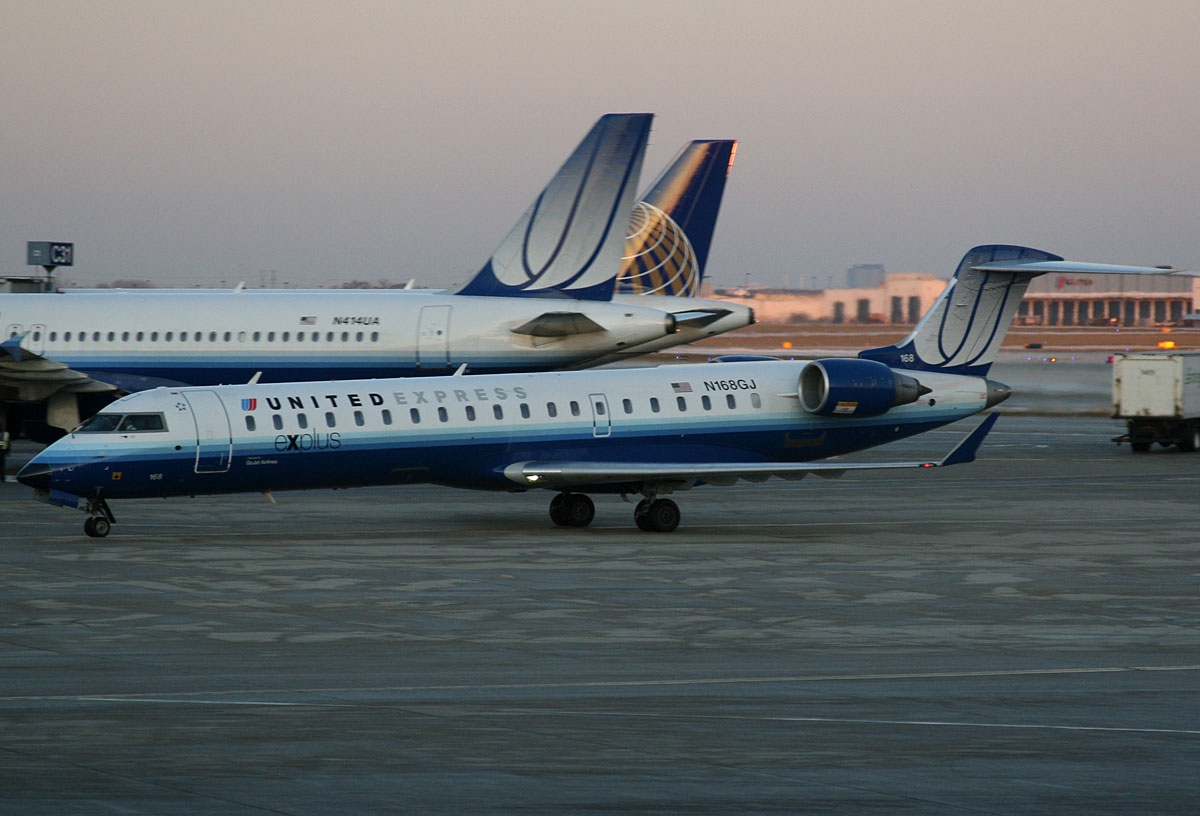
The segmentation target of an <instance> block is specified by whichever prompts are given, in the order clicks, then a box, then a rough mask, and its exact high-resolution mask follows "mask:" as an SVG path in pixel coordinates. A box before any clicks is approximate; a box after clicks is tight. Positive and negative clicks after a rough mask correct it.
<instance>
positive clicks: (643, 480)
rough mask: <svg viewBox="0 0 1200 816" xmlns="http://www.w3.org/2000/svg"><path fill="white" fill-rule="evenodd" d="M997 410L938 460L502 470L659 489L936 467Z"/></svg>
mask: <svg viewBox="0 0 1200 816" xmlns="http://www.w3.org/2000/svg"><path fill="white" fill-rule="evenodd" d="M998 416H999V414H990V415H988V417H987V418H986V419H985V420H984V421H983V422H982V423H981V424H980V425H979V427H977V428H976V429H975V430H973V431H972V432H971V433H970V434H968V435H967V436H966V438H964V439H963V440H962V441H961V442H959V443H958V444H957V445H955V447H954V450H952V451H950V453H948V454H946V456H945V457H944V458H942V459H941V460H940V461H936V462H931V461H928V460H910V461H900V462H841V461H823V462H728V463H720V464H716V463H714V464H705V463H696V462H586V461H577V462H532V461H531V462H515V463H513V464H511V465H509V466H508V467H506V468H504V476H505V477H506V478H507V479H508V480H509V481H512V482H514V483H516V484H518V485H521V486H522V487H541V488H547V489H550V490H565V489H585V488H588V487H601V486H606V485H609V486H611V485H629V486H630V489H631V491H632V490H633V488H634V487H639V486H641V485H645V484H653V485H655V486H656V487H657V489H658V492H670V491H671V490H683V489H687V488H689V487H692V486H694V485H696V484H699V483H701V482H704V483H708V484H732V483H734V482H736V481H737V480H738V479H744V480H746V481H751V482H759V481H765V480H766V479H769V478H771V477H772V476H775V477H778V478H781V479H801V478H803V477H805V476H807V475H809V474H813V475H816V476H822V477H825V478H837V477H839V476H841V475H842V474H844V473H848V472H850V471H855V470H896V469H904V468H935V467H948V466H950V465H961V464H964V463H966V462H972V461H974V460H975V454H976V453H977V452H978V450H979V446H980V445H981V444H982V443H983V440H984V438H985V437H986V436H987V435H988V432H989V431H991V430H992V426H993V425H995V424H996V419H997V417H998Z"/></svg>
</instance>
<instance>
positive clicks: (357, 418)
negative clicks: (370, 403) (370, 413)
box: [354, 411, 367, 428]
mask: <svg viewBox="0 0 1200 816" xmlns="http://www.w3.org/2000/svg"><path fill="white" fill-rule="evenodd" d="M354 424H355V425H357V426H358V427H360V428H361V427H362V426H363V425H366V424H367V420H366V419H365V418H364V417H363V412H362V411H355V412H354Z"/></svg>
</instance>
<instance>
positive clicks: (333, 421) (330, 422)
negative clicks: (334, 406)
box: [325, 411, 337, 428]
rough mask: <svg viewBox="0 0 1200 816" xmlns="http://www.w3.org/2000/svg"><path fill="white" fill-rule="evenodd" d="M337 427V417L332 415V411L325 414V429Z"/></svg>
mask: <svg viewBox="0 0 1200 816" xmlns="http://www.w3.org/2000/svg"><path fill="white" fill-rule="evenodd" d="M336 426H337V417H335V416H334V415H333V411H326V412H325V427H326V428H334V427H336Z"/></svg>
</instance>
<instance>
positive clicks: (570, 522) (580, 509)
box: [563, 493, 596, 527]
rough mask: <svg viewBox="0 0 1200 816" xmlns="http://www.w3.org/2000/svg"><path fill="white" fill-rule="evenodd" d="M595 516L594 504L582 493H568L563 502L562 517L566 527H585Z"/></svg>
mask: <svg viewBox="0 0 1200 816" xmlns="http://www.w3.org/2000/svg"><path fill="white" fill-rule="evenodd" d="M595 517H596V505H595V504H593V503H592V500H591V499H590V498H588V497H587V496H586V495H584V494H583V493H568V494H567V498H566V501H565V502H564V503H563V518H565V519H566V521H567V526H568V527H587V526H588V525H589V524H591V523H592V519H594V518H595Z"/></svg>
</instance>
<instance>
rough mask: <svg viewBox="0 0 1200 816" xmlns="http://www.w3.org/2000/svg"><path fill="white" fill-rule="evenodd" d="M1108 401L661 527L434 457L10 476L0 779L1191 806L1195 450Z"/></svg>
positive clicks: (757, 488) (323, 800)
mask: <svg viewBox="0 0 1200 816" xmlns="http://www.w3.org/2000/svg"><path fill="white" fill-rule="evenodd" d="M973 424H974V420H972V421H970V424H968V423H963V426H962V427H955V428H951V429H947V430H944V431H938V432H935V433H931V434H927V435H925V436H924V437H919V438H917V439H914V440H910V441H908V442H905V443H903V444H902V445H898V446H896V448H897V452H896V453H890V452H889V451H888V450H887V449H879V450H876V451H873V452H871V454H870V456H869V457H866V456H864V458H874V457H879V458H892V457H893V456H895V455H897V453H898V454H899V455H902V456H905V457H907V456H919V457H925V456H930V457H936V456H938V455H940V454H941V453H943V452H945V451H946V450H948V449H949V448H950V447H951V446H952V445H953V444H954V443H955V442H956V441H957V440H958V439H959V438H961V436H962V435H963V434H964V433H965V432H966V430H969V428H970V427H973ZM1119 431H1120V426H1119V424H1118V423H1116V422H1114V421H1113V420H1111V419H1104V418H1098V417H1082V418H1081V417H1046V416H1004V417H1002V418H1001V421H1000V423H999V424H998V425H997V427H996V429H995V430H994V431H993V433H992V434H991V436H990V437H989V438H988V440H987V441H986V442H985V444H984V446H983V448H982V450H981V453H980V460H979V461H977V462H975V463H973V464H969V465H963V466H959V467H953V468H947V469H944V470H929V471H906V472H890V473H864V474H856V475H851V476H847V477H846V478H844V479H842V480H837V481H825V480H820V479H815V478H813V479H806V480H804V481H803V482H799V483H795V482H781V481H772V482H769V483H766V484H757V485H754V484H742V485H739V486H737V487H732V488H699V489H697V490H695V491H691V492H688V493H683V494H679V495H678V496H677V497H676V498H677V499H678V501H679V504H680V506H681V508H682V510H683V523H682V524H681V526H680V528H679V530H678V531H677V532H676V533H674V534H670V535H661V534H648V533H642V532H639V531H638V530H637V529H635V528H634V526H633V523H632V505H626V504H623V503H621V501H620V499H619V498H617V497H598V498H597V517H596V522H595V523H594V525H593V526H592V527H591V528H588V529H585V530H563V529H559V528H556V527H554V526H553V525H552V524H551V522H550V520H549V518H548V515H547V510H546V508H547V505H548V502H549V498H550V494H548V493H528V494H522V495H492V494H481V493H470V492H463V491H452V490H447V489H441V488H436V487H428V486H422V487H405V488H375V489H367V490H351V491H338V492H333V491H321V492H310V493H293V494H279V495H278V496H277V497H276V498H277V500H278V504H276V505H271V504H269V503H268V502H267V501H266V500H265V499H264V498H263V497H261V496H236V497H218V498H203V499H194V500H188V499H174V500H167V501H156V500H148V501H131V502H125V503H121V504H116V505H114V511H115V513H116V516H117V520H118V523H117V525H115V527H114V530H113V533H112V535H111V536H110V537H108V538H106V539H89V538H86V537H85V536H84V535H83V532H82V522H83V514H82V513H78V512H73V511H69V510H64V509H61V508H54V507H50V506H48V505H43V504H39V503H37V502H35V501H33V500H32V499H31V498H30V491H28V490H27V489H26V488H24V487H22V486H20V485H17V484H11V483H10V484H4V485H0V514H2V515H0V518H2V519H3V521H0V525H2V526H0V582H2V586H3V590H2V593H0V609H2V612H3V615H2V624H0V625H2V626H3V629H2V634H0V667H2V671H0V755H2V756H3V758H4V762H3V764H2V768H0V811H2V812H5V813H22V814H51V813H53V814H59V813H123V814H128V813H138V814H183V813H187V814H195V813H199V814H209V813H211V814H216V813H220V814H231V813H239V814H241V813H246V814H256V813H263V814H267V813H270V814H289V815H291V814H297V815H298V814H326V813H422V814H463V813H473V814H477V813H503V814H511V813H522V814H525V813H563V814H567V813H570V814H587V813H597V814H598V813H604V814H614V813H679V814H685V813H686V814H689V816H695V814H706V813H713V814H717V813H720V814H728V813H788V814H792V813H831V814H832V813H837V814H845V813H863V812H887V813H920V814H952V813H953V814H958V813H985V814H1011V813H1042V812H1053V813H1056V814H1069V813H1073V814H1084V813H1087V814H1094V813H1098V812H1103V813H1110V814H1111V813H1128V814H1151V813H1192V812H1194V811H1195V808H1196V803H1197V802H1200V535H1197V532H1196V530H1197V525H1196V515H1195V514H1196V512H1197V506H1198V501H1197V496H1198V495H1200V455H1196V454H1185V453H1178V452H1175V451H1173V450H1157V449H1156V450H1155V451H1153V452H1151V453H1148V454H1142V455H1134V454H1132V453H1131V452H1130V450H1129V448H1128V446H1120V447H1118V446H1116V445H1114V444H1113V443H1112V442H1111V441H1110V438H1111V437H1112V436H1114V435H1115V434H1116V433H1118V432H1119Z"/></svg>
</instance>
